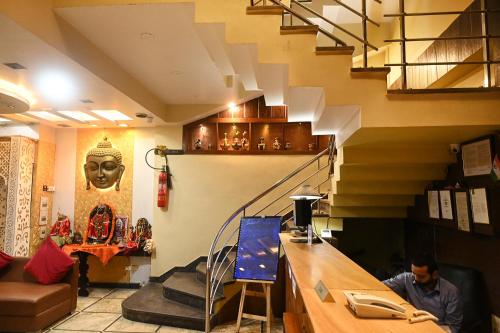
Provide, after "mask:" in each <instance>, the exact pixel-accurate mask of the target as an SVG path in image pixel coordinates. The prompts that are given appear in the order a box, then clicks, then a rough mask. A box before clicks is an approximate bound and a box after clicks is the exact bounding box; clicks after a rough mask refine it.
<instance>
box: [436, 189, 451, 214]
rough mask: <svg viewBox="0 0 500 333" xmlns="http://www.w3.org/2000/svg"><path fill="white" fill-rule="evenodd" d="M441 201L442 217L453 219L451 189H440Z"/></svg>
mask: <svg viewBox="0 0 500 333" xmlns="http://www.w3.org/2000/svg"><path fill="white" fill-rule="evenodd" d="M439 201H440V203H441V218H443V219H447V220H453V210H452V208H451V195H450V191H439Z"/></svg>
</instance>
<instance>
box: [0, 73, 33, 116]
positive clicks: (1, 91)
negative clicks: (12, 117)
mask: <svg viewBox="0 0 500 333" xmlns="http://www.w3.org/2000/svg"><path fill="white" fill-rule="evenodd" d="M35 102H36V100H35V98H33V96H32V95H31V94H30V93H29V92H28V90H26V89H24V87H22V86H18V85H16V84H13V83H11V82H9V81H5V80H2V79H0V113H19V112H24V111H27V110H29V108H30V106H31V105H32V104H34V103H35Z"/></svg>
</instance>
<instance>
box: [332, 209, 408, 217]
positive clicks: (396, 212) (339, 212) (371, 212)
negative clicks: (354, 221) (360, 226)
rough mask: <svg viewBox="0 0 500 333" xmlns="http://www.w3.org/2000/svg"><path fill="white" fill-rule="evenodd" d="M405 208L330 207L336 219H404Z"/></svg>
mask: <svg viewBox="0 0 500 333" xmlns="http://www.w3.org/2000/svg"><path fill="white" fill-rule="evenodd" d="M406 211H407V209H406V207H332V216H334V217H336V218H355V217H365V218H405V217H406Z"/></svg>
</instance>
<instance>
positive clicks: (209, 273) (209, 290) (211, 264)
mask: <svg viewBox="0 0 500 333" xmlns="http://www.w3.org/2000/svg"><path fill="white" fill-rule="evenodd" d="M334 150H335V138H334V137H333V136H331V137H330V142H329V144H328V148H326V149H324V150H323V151H321V152H320V153H318V154H317V155H316V156H314V157H313V158H312V159H311V160H309V161H307V162H305V163H303V164H302V165H301V166H299V167H298V168H296V169H295V170H293V171H292V172H291V173H290V174H288V175H287V176H285V177H283V178H282V179H281V180H279V181H277V182H276V183H274V184H273V185H272V186H270V187H269V188H268V189H266V190H264V191H263V192H262V193H260V194H259V195H257V196H255V197H254V198H253V199H251V200H250V201H248V202H247V203H246V204H244V205H243V206H241V207H240V208H238V209H237V210H236V211H235V212H234V213H233V214H231V216H230V217H229V218H228V219H227V220H226V221H225V222H224V223H223V224H222V226H221V227H220V229H219V231H218V232H217V234H216V236H215V238H214V240H213V241H212V244H211V245H210V251H209V253H208V256H207V270H206V291H205V302H206V303H205V332H207V333H208V332H210V317H211V314H212V308H213V306H212V305H213V298H214V296H215V293H216V290H217V288H218V286H219V285H220V282H219V283H217V287H216V288H215V289H214V288H213V287H214V283H215V282H217V276H218V275H219V272H220V268H221V266H222V264H223V263H224V262H225V261H226V259H227V257H228V254H229V251H225V254H223V252H224V248H225V247H226V245H227V243H228V242H229V241H230V240H231V239H232V238H233V237H234V235H235V233H236V231H238V230H239V227H238V228H236V229H235V230H234V231H233V232H232V233H231V235H230V237H229V238H228V239H227V240H226V242H225V243H224V245H223V246H222V248H221V250H220V251H219V253H218V254H217V255H216V257H215V261H214V260H213V259H214V255H215V250H216V248H217V245H218V244H219V241H220V239H221V237H222V235H223V233H224V232H225V231H226V229H227V228H228V226H229V225H230V224H231V223H232V222H233V221H234V220H235V219H236V218H237V217H238V216H239V215H240V214H243V216H245V213H246V210H247V208H249V207H250V206H252V205H253V204H255V203H256V202H258V201H259V200H260V199H262V198H263V197H265V196H266V195H268V194H269V193H271V192H272V191H274V190H275V189H277V188H279V187H280V186H282V185H283V184H285V183H286V182H288V181H289V180H290V179H292V178H293V177H294V176H296V175H297V174H299V173H300V172H302V171H303V170H305V169H307V168H308V167H309V166H311V165H312V164H313V163H315V162H316V161H319V160H320V159H321V158H322V157H323V156H325V155H328V163H327V166H328V165H330V163H332V161H333V160H332V156H333V155H332V154H333V153H332V152H334ZM319 164H320V162H318V171H317V172H316V173H315V174H314V175H316V174H318V173H319V172H320V171H322V170H324V169H325V168H326V167H325V166H323V167H320V166H319ZM329 174H330V173H329ZM310 178H311V177H307V178H306V180H307V179H310ZM304 181H305V180H304ZM304 181H303V182H304ZM303 182H302V183H303ZM320 185H321V184H318V186H320ZM296 186H300V184H299V185H296ZM287 193H288V192H287ZM280 198H281V197H280ZM274 202H276V201H274ZM261 211H262V210H260V211H259V212H261ZM234 247H235V244H234V245H232V246H231V248H230V249H232V248H234ZM221 255H223V260H222V261H221V264H220V265H219V268H218V269H217V271H215V268H216V266H217V263H218V261H219V258H220V256H221ZM227 269H228V268H226V269H225V270H224V272H223V273H222V275H224V274H225V272H226V271H227ZM214 271H215V272H214ZM213 273H215V274H213Z"/></svg>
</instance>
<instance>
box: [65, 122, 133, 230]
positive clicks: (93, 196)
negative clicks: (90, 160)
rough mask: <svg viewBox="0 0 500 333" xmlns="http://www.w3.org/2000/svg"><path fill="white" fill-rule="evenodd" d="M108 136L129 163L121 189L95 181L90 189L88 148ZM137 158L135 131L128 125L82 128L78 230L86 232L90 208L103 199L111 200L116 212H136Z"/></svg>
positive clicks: (79, 137)
mask: <svg viewBox="0 0 500 333" xmlns="http://www.w3.org/2000/svg"><path fill="white" fill-rule="evenodd" d="M104 137H107V138H108V141H110V142H111V144H112V145H113V147H114V148H117V149H119V150H120V152H121V153H122V164H123V165H124V166H125V172H124V173H123V176H122V180H121V183H120V191H116V190H115V187H114V186H113V187H111V188H109V189H105V190H99V189H96V188H95V187H94V186H93V185H92V184H91V186H90V190H86V182H85V173H84V170H83V165H84V164H85V158H86V155H87V152H88V151H89V150H90V149H91V148H93V147H95V146H96V145H97V143H99V142H100V141H102V140H103V138H104ZM133 158H134V131H133V130H127V129H79V130H78V132H77V146H76V188H75V192H76V193H75V230H78V231H80V232H82V235H83V233H84V232H85V230H86V228H87V222H88V218H89V214H90V211H91V210H92V208H94V207H95V206H96V205H97V204H99V203H100V202H102V203H108V204H110V206H111V207H112V208H113V209H115V214H118V215H126V216H129V217H131V216H132V177H133Z"/></svg>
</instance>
